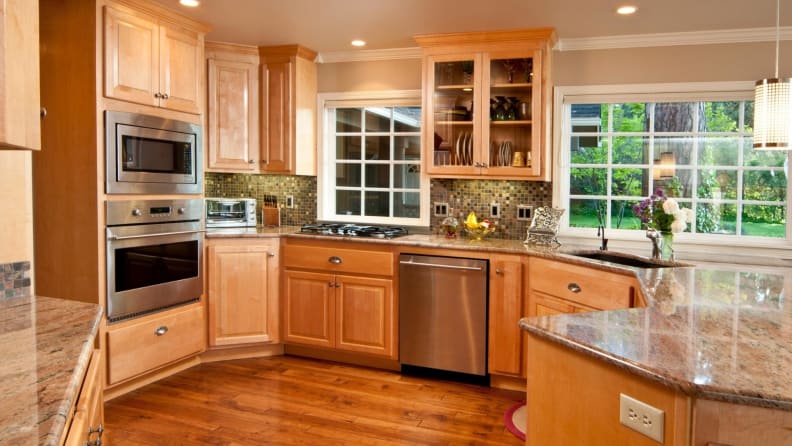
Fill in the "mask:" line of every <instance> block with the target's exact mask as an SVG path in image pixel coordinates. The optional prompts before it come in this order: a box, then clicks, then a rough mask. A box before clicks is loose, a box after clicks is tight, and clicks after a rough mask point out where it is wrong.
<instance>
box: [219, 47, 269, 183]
mask: <svg viewBox="0 0 792 446" xmlns="http://www.w3.org/2000/svg"><path fill="white" fill-rule="evenodd" d="M206 61H207V68H208V75H207V84H208V100H207V123H208V125H207V136H208V137H207V141H208V150H207V160H206V170H210V171H220V172H244V173H253V172H258V170H259V159H260V156H259V118H258V116H259V55H258V48H256V47H255V46H242V45H231V44H225V43H213V42H207V43H206Z"/></svg>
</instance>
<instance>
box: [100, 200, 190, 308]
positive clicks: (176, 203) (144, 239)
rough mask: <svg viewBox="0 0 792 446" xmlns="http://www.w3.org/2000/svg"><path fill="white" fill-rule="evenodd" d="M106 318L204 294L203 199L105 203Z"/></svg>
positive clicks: (188, 299) (169, 305)
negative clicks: (202, 254)
mask: <svg viewBox="0 0 792 446" xmlns="http://www.w3.org/2000/svg"><path fill="white" fill-rule="evenodd" d="M106 212H107V230H106V232H107V317H108V320H110V322H115V321H119V320H122V319H127V318H131V317H135V316H139V315H143V314H147V313H152V312H155V311H158V310H162V309H165V308H169V307H172V306H176V305H180V304H185V303H188V302H194V301H197V300H199V299H200V297H201V293H202V292H203V278H202V273H201V271H202V256H201V253H202V250H203V232H204V230H203V218H202V216H203V212H204V211H203V200H201V199H191V200H124V201H108V202H107V209H106Z"/></svg>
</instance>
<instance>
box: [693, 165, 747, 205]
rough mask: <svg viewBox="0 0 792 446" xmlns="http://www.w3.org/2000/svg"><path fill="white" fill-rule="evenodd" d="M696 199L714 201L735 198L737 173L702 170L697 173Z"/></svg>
mask: <svg viewBox="0 0 792 446" xmlns="http://www.w3.org/2000/svg"><path fill="white" fill-rule="evenodd" d="M698 183H699V185H698V197H699V198H714V199H716V200H721V199H726V200H734V199H736V198H737V172H736V171H734V170H715V169H704V170H700V171H699V178H698Z"/></svg>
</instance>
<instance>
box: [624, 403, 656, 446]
mask: <svg viewBox="0 0 792 446" xmlns="http://www.w3.org/2000/svg"><path fill="white" fill-rule="evenodd" d="M619 421H620V422H621V424H623V425H625V426H627V427H629V428H630V429H632V430H634V431H636V432H639V433H641V434H644V435H646V436H647V437H649V438H651V439H652V440H655V441H658V442H660V444H663V433H664V431H665V412H663V411H662V410H660V409H658V408H656V407H653V406H650V405H648V404H646V403H644V402H643V401H638V400H636V399H635V398H632V397H630V396H628V395H625V394H623V393H620V394H619Z"/></svg>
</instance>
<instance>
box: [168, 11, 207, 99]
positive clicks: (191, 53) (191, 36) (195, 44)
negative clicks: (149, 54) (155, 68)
mask: <svg viewBox="0 0 792 446" xmlns="http://www.w3.org/2000/svg"><path fill="white" fill-rule="evenodd" d="M159 57H160V78H159V88H160V93H161V94H162V95H163V99H162V100H161V102H160V105H161V106H162V107H165V108H169V109H171V110H178V111H183V112H187V113H196V114H197V113H200V112H201V108H200V101H201V96H200V95H201V82H200V79H201V70H202V69H203V38H202V37H201V36H200V35H199V34H198V33H194V32H189V31H184V30H177V29H173V28H169V27H167V26H161V27H160V53H159Z"/></svg>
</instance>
